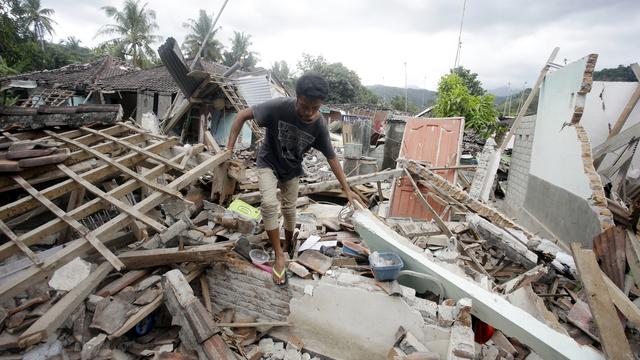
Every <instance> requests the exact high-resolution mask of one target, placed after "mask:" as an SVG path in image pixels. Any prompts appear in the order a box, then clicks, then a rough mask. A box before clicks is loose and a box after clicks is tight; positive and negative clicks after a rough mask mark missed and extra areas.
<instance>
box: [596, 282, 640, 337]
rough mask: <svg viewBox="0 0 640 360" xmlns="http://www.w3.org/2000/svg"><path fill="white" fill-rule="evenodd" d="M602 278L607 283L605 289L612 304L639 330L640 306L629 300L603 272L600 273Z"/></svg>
mask: <svg viewBox="0 0 640 360" xmlns="http://www.w3.org/2000/svg"><path fill="white" fill-rule="evenodd" d="M602 279H604V282H605V284H607V290H608V292H609V296H610V297H611V300H612V301H613V304H614V305H615V306H616V307H617V308H618V310H620V312H621V313H622V315H624V317H626V318H627V320H628V321H629V323H631V325H633V326H634V327H635V328H636V329H638V330H640V308H638V306H636V305H635V304H634V303H633V302H632V301H631V300H629V298H628V297H627V295H625V294H624V293H623V292H622V290H620V288H618V287H617V286H616V284H614V283H613V281H611V279H609V277H608V276H607V275H606V274H605V273H602Z"/></svg>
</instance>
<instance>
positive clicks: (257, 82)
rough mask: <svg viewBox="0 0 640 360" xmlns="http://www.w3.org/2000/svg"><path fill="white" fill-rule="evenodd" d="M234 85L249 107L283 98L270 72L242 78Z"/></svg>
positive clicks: (234, 80) (235, 80) (234, 81)
mask: <svg viewBox="0 0 640 360" xmlns="http://www.w3.org/2000/svg"><path fill="white" fill-rule="evenodd" d="M233 83H234V85H235V86H236V88H237V89H238V92H239V93H240V95H241V96H242V97H243V98H244V100H245V101H246V102H247V104H248V105H249V106H253V105H257V104H260V103H263V102H265V101H267V100H271V99H274V98H278V97H282V96H283V95H282V93H281V92H280V91H278V87H277V85H276V84H275V83H274V82H273V81H271V78H270V76H269V73H268V72H260V73H254V74H251V75H247V76H242V77H239V78H237V79H233Z"/></svg>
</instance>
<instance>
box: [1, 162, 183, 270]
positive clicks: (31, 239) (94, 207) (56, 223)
mask: <svg viewBox="0 0 640 360" xmlns="http://www.w3.org/2000/svg"><path fill="white" fill-rule="evenodd" d="M182 156H184V154H179V155H177V156H175V157H173V160H175V161H179V160H180V158H181V157H182ZM165 170H166V166H165V165H158V166H156V167H154V168H153V169H150V170H148V171H145V172H144V173H143V176H145V177H147V178H155V177H156V176H158V175H160V174H162V173H163V172H164V171H165ZM83 175H84V174H83ZM141 186H142V184H140V183H139V182H137V181H135V180H133V179H130V180H128V181H126V182H125V183H124V184H122V185H120V186H118V187H117V188H115V189H113V190H110V191H108V192H107V193H108V194H109V195H113V196H115V197H116V198H117V197H122V196H125V195H126V194H127V193H130V192H132V191H134V190H136V189H138V188H140V187H141ZM103 208H104V202H103V201H102V200H101V199H93V200H91V201H89V202H87V203H85V204H83V205H81V206H80V207H78V208H76V209H74V210H72V211H71V212H69V213H68V215H69V216H71V217H73V218H74V219H76V220H80V219H83V218H85V217H87V216H89V215H91V214H93V213H95V212H97V211H99V210H101V209H103ZM65 227H66V224H65V222H64V221H62V220H60V219H58V218H55V219H53V220H51V221H49V222H47V223H45V224H43V225H41V226H38V227H37V228H35V229H33V230H31V231H29V232H27V233H25V234H22V235H20V236H19V237H18V239H19V240H20V241H22V242H24V243H25V245H27V246H29V245H33V244H36V243H37V242H38V241H39V240H41V239H44V238H45V237H47V236H49V235H51V234H53V233H56V232H58V231H60V230H62V229H64V228H65ZM17 251H18V248H17V246H15V245H14V244H13V243H11V242H7V243H4V244H2V245H0V260H4V259H6V258H8V257H9V256H11V255H13V254H15V253H16V252H17Z"/></svg>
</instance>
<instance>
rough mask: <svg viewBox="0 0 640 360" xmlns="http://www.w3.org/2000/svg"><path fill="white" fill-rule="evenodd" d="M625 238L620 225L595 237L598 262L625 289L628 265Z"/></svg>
mask: <svg viewBox="0 0 640 360" xmlns="http://www.w3.org/2000/svg"><path fill="white" fill-rule="evenodd" d="M625 238H626V234H625V231H624V230H623V229H621V228H620V227H618V226H614V227H611V228H609V229H607V230H605V231H603V232H602V233H601V234H598V235H596V236H595V237H594V238H593V253H594V254H595V256H596V258H597V259H598V264H600V267H601V268H602V271H603V272H604V273H605V274H607V276H609V279H611V280H612V281H613V282H614V284H616V285H617V286H618V287H619V288H620V289H624V276H625V272H626V267H627V259H626V256H625Z"/></svg>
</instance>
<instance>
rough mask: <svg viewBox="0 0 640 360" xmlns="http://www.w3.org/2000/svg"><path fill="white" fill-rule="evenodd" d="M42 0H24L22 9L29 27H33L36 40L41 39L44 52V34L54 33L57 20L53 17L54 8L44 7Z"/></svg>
mask: <svg viewBox="0 0 640 360" xmlns="http://www.w3.org/2000/svg"><path fill="white" fill-rule="evenodd" d="M41 6H42V5H41V4H40V0H24V1H23V3H22V9H23V11H24V20H25V21H26V24H27V26H28V27H30V28H33V33H34V36H35V40H36V41H40V45H41V46H42V51H43V52H44V36H45V35H46V34H49V35H53V32H54V31H53V24H56V22H55V21H54V20H53V19H52V18H51V16H53V15H54V14H55V13H56V12H55V11H54V10H53V9H48V8H47V9H42V8H41Z"/></svg>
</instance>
